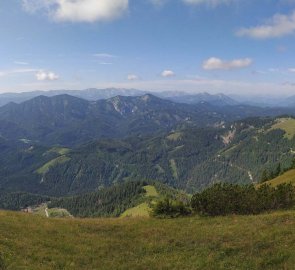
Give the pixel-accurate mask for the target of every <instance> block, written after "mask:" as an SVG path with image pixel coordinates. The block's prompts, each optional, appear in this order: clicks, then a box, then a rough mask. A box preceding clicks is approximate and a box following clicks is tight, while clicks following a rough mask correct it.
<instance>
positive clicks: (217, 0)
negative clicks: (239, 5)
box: [182, 0, 233, 7]
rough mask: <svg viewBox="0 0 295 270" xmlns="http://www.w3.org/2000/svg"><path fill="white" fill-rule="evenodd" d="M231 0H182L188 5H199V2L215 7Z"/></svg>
mask: <svg viewBox="0 0 295 270" xmlns="http://www.w3.org/2000/svg"><path fill="white" fill-rule="evenodd" d="M232 1H233V0H182V2H184V3H185V4H188V5H201V4H207V5H209V6H213V7H216V6H218V5H221V4H228V3H230V2H232Z"/></svg>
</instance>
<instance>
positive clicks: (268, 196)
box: [153, 183, 295, 217]
mask: <svg viewBox="0 0 295 270" xmlns="http://www.w3.org/2000/svg"><path fill="white" fill-rule="evenodd" d="M294 205H295V188H294V187H293V186H292V185H291V184H281V185H278V186H277V187H272V186H270V185H266V184H264V185H261V186H260V187H258V188H255V186H254V185H245V186H242V185H236V184H229V183H219V184H215V185H213V186H211V187H209V188H207V189H206V190H204V191H202V192H200V193H197V194H195V195H193V197H192V198H191V201H190V204H184V203H182V202H179V201H172V200H169V199H165V200H162V201H159V202H158V203H156V204H155V206H154V208H153V215H154V216H157V217H161V216H166V217H167V216H168V217H177V216H186V215H189V214H191V213H195V214H198V215H201V216H223V215H232V214H235V215H252V214H259V213H263V212H267V211H273V210H279V209H290V208H292V207H294Z"/></svg>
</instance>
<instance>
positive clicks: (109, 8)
mask: <svg viewBox="0 0 295 270" xmlns="http://www.w3.org/2000/svg"><path fill="white" fill-rule="evenodd" d="M22 2H23V6H24V8H25V9H26V10H27V11H30V12H35V11H37V10H39V9H45V10H46V11H47V12H48V14H49V16H50V17H51V18H53V19H54V20H57V21H72V22H94V21H109V20H112V19H116V18H118V17H120V16H121V15H122V14H123V13H124V12H125V11H126V10H127V9H128V4H129V1H128V0H99V1H98V0H75V1H73V0H22Z"/></svg>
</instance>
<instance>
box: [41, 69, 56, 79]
mask: <svg viewBox="0 0 295 270" xmlns="http://www.w3.org/2000/svg"><path fill="white" fill-rule="evenodd" d="M36 79H37V80H38V81H56V80H58V79H59V76H58V75H57V74H55V73H54V72H51V71H49V72H46V71H43V70H40V71H38V72H37V73H36Z"/></svg>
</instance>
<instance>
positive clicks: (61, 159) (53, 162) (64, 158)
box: [36, 156, 70, 174]
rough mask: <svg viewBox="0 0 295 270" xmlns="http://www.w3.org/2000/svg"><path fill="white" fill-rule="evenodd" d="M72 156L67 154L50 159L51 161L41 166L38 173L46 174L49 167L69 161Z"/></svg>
mask: <svg viewBox="0 0 295 270" xmlns="http://www.w3.org/2000/svg"><path fill="white" fill-rule="evenodd" d="M69 160H70V158H69V157H67V156H60V157H57V158H55V159H53V160H50V161H49V162H47V163H46V164H44V165H43V166H42V167H41V168H39V169H38V170H37V171H36V172H37V173H38V174H45V173H47V172H48V171H49V169H50V168H51V167H54V166H56V165H57V164H62V163H65V162H67V161H69Z"/></svg>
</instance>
